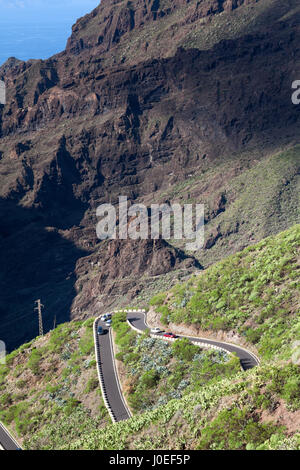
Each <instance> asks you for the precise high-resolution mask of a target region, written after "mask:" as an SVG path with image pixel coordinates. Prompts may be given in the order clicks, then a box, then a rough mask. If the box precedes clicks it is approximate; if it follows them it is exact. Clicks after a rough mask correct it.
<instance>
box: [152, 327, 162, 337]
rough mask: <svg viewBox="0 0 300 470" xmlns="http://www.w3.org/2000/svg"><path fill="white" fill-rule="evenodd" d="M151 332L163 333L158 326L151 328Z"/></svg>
mask: <svg viewBox="0 0 300 470" xmlns="http://www.w3.org/2000/svg"><path fill="white" fill-rule="evenodd" d="M151 333H153V334H156V335H157V334H158V333H162V331H161V329H160V328H158V327H156V328H151Z"/></svg>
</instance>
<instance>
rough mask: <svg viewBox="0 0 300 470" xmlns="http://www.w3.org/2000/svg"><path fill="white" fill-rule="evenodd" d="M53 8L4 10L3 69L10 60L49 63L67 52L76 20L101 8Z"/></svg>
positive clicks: (0, 35)
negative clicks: (36, 60) (52, 58)
mask: <svg viewBox="0 0 300 470" xmlns="http://www.w3.org/2000/svg"><path fill="white" fill-rule="evenodd" d="M71 3H72V2H68V3H67V4H66V6H62V5H60V4H52V7H51V10H47V9H46V11H45V14H44V15H41V14H40V12H41V9H42V8H44V7H40V9H39V10H37V9H31V8H30V7H29V6H28V7H25V8H23V9H15V10H14V12H13V11H12V10H11V9H10V10H9V9H7V10H5V8H4V9H3V7H2V4H1V1H0V6H1V17H0V66H1V65H2V64H3V63H4V62H6V60H7V59H8V58H10V57H16V58H17V59H20V60H24V61H25V60H29V59H47V58H49V57H51V56H52V55H55V54H57V53H59V52H61V51H63V50H64V49H65V47H66V43H67V40H68V38H69V36H70V35H71V32H72V26H73V24H75V22H76V20H77V19H78V18H80V17H82V16H83V15H85V14H87V13H89V12H90V11H91V10H92V9H93V8H95V7H96V6H97V5H99V1H98V0H89V1H87V2H76V1H75V2H73V3H74V4H73V5H72V7H71V6H70V4H71Z"/></svg>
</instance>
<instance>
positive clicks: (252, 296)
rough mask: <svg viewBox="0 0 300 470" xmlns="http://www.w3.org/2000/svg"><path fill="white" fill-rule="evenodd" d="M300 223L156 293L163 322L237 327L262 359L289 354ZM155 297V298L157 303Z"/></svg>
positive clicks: (298, 327) (298, 323)
mask: <svg viewBox="0 0 300 470" xmlns="http://www.w3.org/2000/svg"><path fill="white" fill-rule="evenodd" d="M299 247H300V225H296V226H294V227H292V228H291V229H289V230H287V231H285V232H282V233H280V234H279V235H277V236H274V237H269V238H266V239H265V240H263V241H261V242H260V243H258V244H257V245H253V246H250V247H248V248H246V249H245V250H244V251H242V252H241V253H238V254H236V255H233V256H230V257H229V258H227V259H225V260H224V261H222V262H219V263H217V264H216V265H214V266H212V267H210V268H208V269H207V270H206V271H205V272H204V273H202V274H201V275H200V276H194V277H192V278H191V279H189V280H188V281H187V282H185V283H183V284H178V285H177V286H175V287H174V288H173V289H172V290H171V292H170V295H169V296H168V300H167V301H165V303H164V305H161V299H162V298H163V297H160V296H156V297H155V298H154V299H153V301H152V305H158V307H157V309H156V310H157V311H158V312H161V313H162V321H163V322H164V323H168V322H171V321H172V322H175V323H182V322H185V323H187V324H194V325H197V326H199V327H200V328H201V329H202V330H207V331H218V330H224V331H230V330H236V331H237V332H238V333H239V334H240V335H241V336H243V337H244V338H245V339H246V340H247V341H248V342H249V343H253V344H255V345H256V347H257V348H258V351H259V354H260V355H261V357H264V358H265V359H275V357H276V356H278V357H282V358H284V359H290V358H291V355H292V351H293V343H294V342H295V341H296V340H297V339H298V338H299V337H300V316H299V304H300V296H299V278H300V265H299V252H300V248H299ZM157 299H158V300H159V302H157Z"/></svg>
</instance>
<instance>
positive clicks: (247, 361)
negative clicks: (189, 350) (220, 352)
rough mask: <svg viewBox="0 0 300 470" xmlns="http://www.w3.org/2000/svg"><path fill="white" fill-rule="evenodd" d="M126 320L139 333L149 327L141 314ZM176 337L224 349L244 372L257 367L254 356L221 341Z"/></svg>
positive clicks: (130, 315) (131, 315)
mask: <svg viewBox="0 0 300 470" xmlns="http://www.w3.org/2000/svg"><path fill="white" fill-rule="evenodd" d="M127 319H128V321H129V322H130V323H131V324H132V326H134V327H135V328H137V329H138V330H140V331H144V330H146V329H147V328H149V326H148V325H147V323H146V319H145V314H143V313H141V312H133V313H129V314H128V316H127ZM157 336H158V337H159V336H160V334H158V335H157ZM178 337H179V338H188V339H189V340H191V341H195V342H197V343H205V344H212V345H214V346H218V347H220V348H222V349H225V350H226V351H228V352H229V353H236V355H237V357H238V358H239V359H240V362H241V366H242V368H243V369H244V370H248V369H252V367H255V366H257V365H259V360H258V359H257V357H256V356H255V355H254V354H252V353H251V352H250V351H247V350H246V349H244V348H241V347H239V346H236V345H234V344H229V343H223V342H221V341H214V340H209V339H205V338H195V337H189V336H180V335H178Z"/></svg>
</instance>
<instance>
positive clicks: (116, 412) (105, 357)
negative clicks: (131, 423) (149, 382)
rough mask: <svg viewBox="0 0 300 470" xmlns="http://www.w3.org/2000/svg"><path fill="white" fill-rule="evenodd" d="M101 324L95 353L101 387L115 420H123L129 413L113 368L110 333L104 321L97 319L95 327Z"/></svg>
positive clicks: (127, 417)
mask: <svg viewBox="0 0 300 470" xmlns="http://www.w3.org/2000/svg"><path fill="white" fill-rule="evenodd" d="M98 326H102V328H103V330H104V333H105V334H104V335H98V334H97V335H96V336H97V354H98V361H99V362H100V365H101V370H102V377H103V388H104V391H105V393H106V399H107V402H108V404H109V406H110V408H111V410H112V414H113V416H114V418H115V421H116V422H117V421H124V420H126V419H129V418H130V413H129V411H128V409H127V407H126V404H125V402H124V398H123V394H122V392H121V388H120V384H119V379H118V375H117V373H116V370H115V359H114V353H113V350H112V341H111V338H110V336H111V333H110V331H109V330H110V329H109V327H107V326H106V325H105V323H103V322H101V321H100V320H98V322H97V323H96V328H97V327H98Z"/></svg>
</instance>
